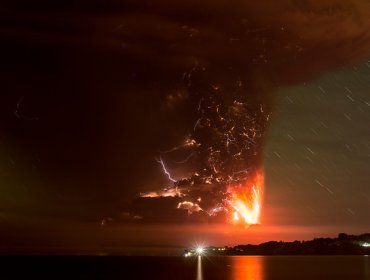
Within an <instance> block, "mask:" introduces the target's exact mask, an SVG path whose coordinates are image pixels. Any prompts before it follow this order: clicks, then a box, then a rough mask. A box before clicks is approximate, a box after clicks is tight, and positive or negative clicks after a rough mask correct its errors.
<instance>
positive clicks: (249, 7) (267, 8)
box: [142, 1, 370, 216]
mask: <svg viewBox="0 0 370 280" xmlns="http://www.w3.org/2000/svg"><path fill="white" fill-rule="evenodd" d="M368 6H369V4H368V3H366V2H365V1H351V2H348V1H346V2H344V1H329V2H325V3H321V2H319V1H283V2H279V4H274V3H269V1H263V2H259V3H258V4H256V3H244V2H242V1H234V2H232V3H230V2H228V3H226V2H224V1H218V2H212V3H204V2H203V3H198V2H197V3H187V4H184V5H183V6H181V4H179V3H176V4H170V3H166V4H163V6H162V5H158V7H157V9H156V12H157V13H156V15H155V16H156V20H158V21H159V22H160V24H159V26H161V27H160V30H162V31H163V33H162V32H159V33H157V32H156V31H154V30H153V31H152V32H153V33H152V32H151V31H148V29H150V28H148V26H146V27H144V29H145V33H146V34H147V32H149V33H150V36H149V37H147V38H148V40H153V37H154V38H155V39H154V41H156V40H158V46H162V47H163V48H164V50H166V51H163V52H162V53H161V59H164V61H166V62H168V63H170V64H171V63H175V64H176V65H177V66H180V65H181V64H183V67H185V68H186V64H187V62H188V61H191V60H193V63H194V65H193V66H190V65H189V66H187V67H188V69H189V70H187V71H185V72H184V73H183V75H182V79H183V83H184V89H183V91H184V92H186V94H183V95H181V96H178V100H177V102H175V99H176V98H175V97H174V96H172V95H170V98H171V99H172V100H173V107H172V105H171V106H168V107H170V109H171V110H176V106H180V107H181V106H184V103H186V102H188V104H187V105H188V106H189V107H188V116H191V118H190V119H193V124H194V126H193V127H191V129H189V131H188V134H187V135H184V140H183V142H182V143H177V144H176V145H175V146H174V148H172V147H169V150H168V151H166V152H164V153H162V155H161V158H164V159H166V162H169V165H168V166H171V167H172V168H174V169H181V172H179V173H180V176H179V177H178V179H176V180H173V181H175V182H174V183H173V185H172V186H170V187H167V188H166V189H165V190H161V191H159V192H154V193H153V192H151V195H148V194H147V193H143V194H142V196H143V197H150V198H151V199H153V198H157V199H158V198H161V199H163V198H164V197H172V198H173V199H174V200H176V201H177V202H178V206H177V208H179V209H184V210H187V212H188V213H189V214H192V213H194V212H203V213H205V214H208V215H209V216H215V215H217V214H218V213H219V212H222V211H226V212H227V211H228V209H227V208H228V206H229V205H228V204H229V203H230V200H229V197H230V194H229V189H230V187H229V186H230V185H233V186H235V185H239V186H241V187H243V183H244V182H248V180H251V181H253V180H254V177H255V176H256V174H258V173H259V172H261V170H263V163H262V158H261V155H262V150H263V144H264V136H265V132H266V129H267V127H268V121H269V119H270V117H271V113H272V111H273V99H274V97H273V93H274V91H275V90H277V89H278V88H279V87H282V86H287V85H291V84H294V83H298V82H303V81H307V80H310V79H313V78H315V77H318V76H319V75H320V74H322V73H323V72H324V71H328V70H330V69H333V68H335V67H339V66H342V65H346V64H349V63H354V62H356V61H358V60H359V59H361V58H365V57H366V56H367V55H369V53H368V52H369V51H368V49H369V45H370V36H369V35H370V34H369V32H368V30H369V26H370V21H369V20H368V11H369V9H368V8H366V7H368ZM152 16H153V15H151V16H150V17H149V18H150V19H153V18H152ZM145 18H146V17H145ZM146 19H148V18H146ZM149 26H156V27H154V28H158V25H152V24H149ZM162 28H163V29H162ZM169 31H170V32H169ZM143 32H144V31H143ZM157 36H158V37H157ZM148 46H151V44H150V43H149V42H148ZM184 96H186V98H185V97H184ZM181 158H182V159H183V160H181ZM162 163H163V160H162ZM171 163H172V164H171ZM173 163H175V164H173ZM176 163H177V164H179V163H180V164H181V168H179V167H177V166H176ZM168 166H167V167H165V166H164V167H165V168H166V170H164V172H165V173H166V174H167V173H170V172H171V171H169V170H171V168H169V167H168ZM167 175H168V174H167ZM244 187H246V184H244ZM250 188H251V187H250ZM258 207H259V206H258Z"/></svg>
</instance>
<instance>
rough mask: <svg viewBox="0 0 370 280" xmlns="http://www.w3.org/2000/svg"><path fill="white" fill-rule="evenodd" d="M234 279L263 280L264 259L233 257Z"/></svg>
mask: <svg viewBox="0 0 370 280" xmlns="http://www.w3.org/2000/svg"><path fill="white" fill-rule="evenodd" d="M231 267H232V279H254V280H263V279H265V277H264V271H263V267H264V258H263V257H259V256H247V257H246V256H243V257H232V265H231Z"/></svg>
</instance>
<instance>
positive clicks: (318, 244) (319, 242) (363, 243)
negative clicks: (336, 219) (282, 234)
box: [184, 233, 370, 256]
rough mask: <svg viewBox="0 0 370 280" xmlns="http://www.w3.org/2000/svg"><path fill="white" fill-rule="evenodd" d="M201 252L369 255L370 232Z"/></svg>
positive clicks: (193, 251)
mask: <svg viewBox="0 0 370 280" xmlns="http://www.w3.org/2000/svg"><path fill="white" fill-rule="evenodd" d="M202 254H205V255H220V256H243V255H370V233H365V234H361V235H348V234H345V233H340V234H339V235H338V237H336V238H314V239H313V240H308V241H293V242H283V241H269V242H265V243H261V244H259V245H251V244H248V245H237V246H235V247H227V246H226V247H207V248H204V250H203V252H202ZM184 255H185V256H192V255H199V253H198V252H197V249H196V248H195V249H193V248H192V249H187V250H185V252H184Z"/></svg>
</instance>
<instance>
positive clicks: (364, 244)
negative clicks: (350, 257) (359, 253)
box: [362, 242, 370, 247]
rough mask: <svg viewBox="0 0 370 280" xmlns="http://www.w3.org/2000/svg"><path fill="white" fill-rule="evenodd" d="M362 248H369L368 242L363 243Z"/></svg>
mask: <svg viewBox="0 0 370 280" xmlns="http://www.w3.org/2000/svg"><path fill="white" fill-rule="evenodd" d="M362 247H370V243H369V242H364V243H362Z"/></svg>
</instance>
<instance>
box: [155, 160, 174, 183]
mask: <svg viewBox="0 0 370 280" xmlns="http://www.w3.org/2000/svg"><path fill="white" fill-rule="evenodd" d="M156 161H157V162H158V163H160V164H161V166H162V169H163V172H164V173H165V174H166V175H167V177H168V179H169V180H170V181H172V182H174V183H175V182H177V180H175V179H173V178H172V176H171V174H170V172H168V170H167V168H166V165H165V164H164V162H163V159H162V158H159V159H156Z"/></svg>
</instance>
